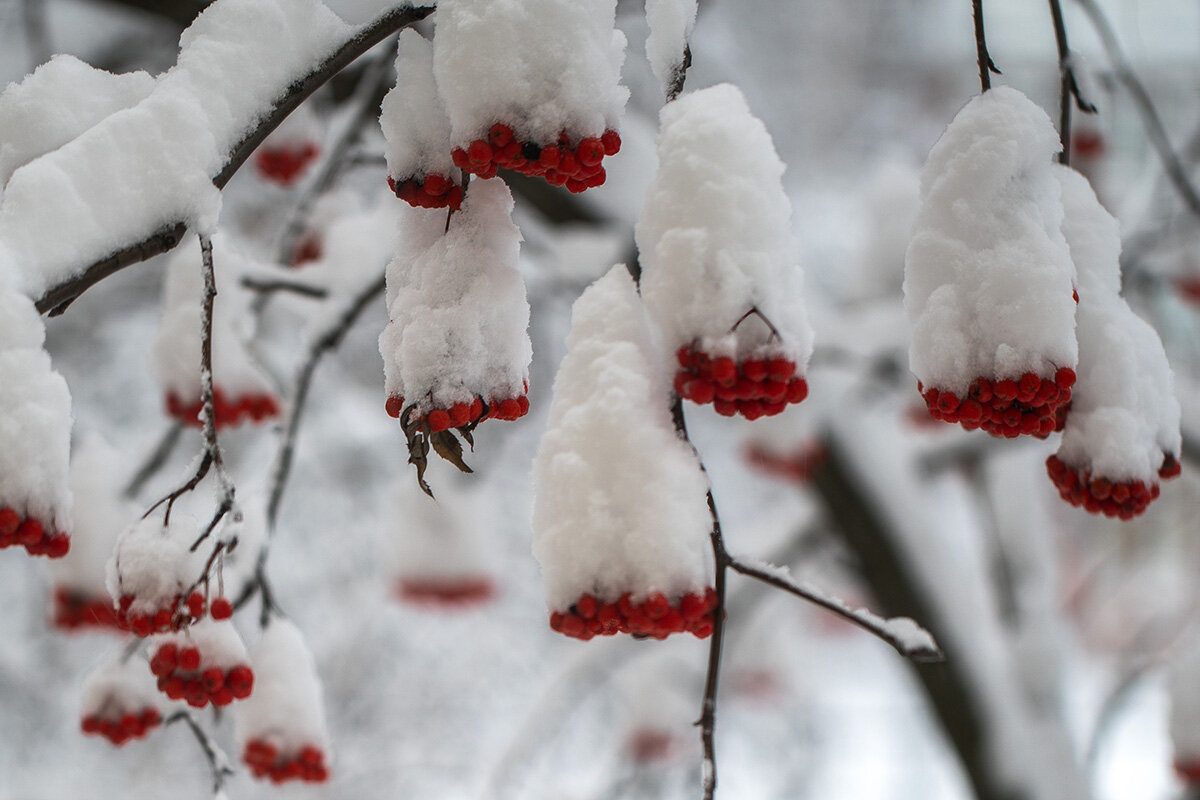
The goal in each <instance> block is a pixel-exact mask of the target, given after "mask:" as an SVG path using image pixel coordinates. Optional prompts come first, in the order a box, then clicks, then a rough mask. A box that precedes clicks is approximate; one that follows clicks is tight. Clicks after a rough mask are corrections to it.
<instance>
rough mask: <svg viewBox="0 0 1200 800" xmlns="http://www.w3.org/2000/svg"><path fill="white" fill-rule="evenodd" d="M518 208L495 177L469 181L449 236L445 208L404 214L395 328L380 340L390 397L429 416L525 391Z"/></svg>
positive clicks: (395, 272)
mask: <svg viewBox="0 0 1200 800" xmlns="http://www.w3.org/2000/svg"><path fill="white" fill-rule="evenodd" d="M512 209H513V199H512V194H511V193H510V192H509V190H508V186H507V185H505V183H504V182H503V181H502V180H500V179H498V178H492V179H490V180H474V181H472V182H471V184H470V187H469V189H468V190H467V193H466V199H465V200H464V202H463V207H462V210H461V211H458V212H456V213H455V214H454V216H453V217H451V219H450V229H449V230H446V231H445V233H444V235H443V234H441V231H442V230H444V229H445V224H446V215H445V212H439V211H429V210H426V209H408V208H405V209H403V210H402V212H401V214H402V216H401V225H400V229H401V238H400V244H399V249H400V252H398V253H397V255H396V257H395V258H394V259H393V260H392V262H391V264H389V265H388V272H387V283H388V294H389V297H390V303H389V307H388V314H389V317H390V318H391V322H390V323H389V324H388V326H387V327H386V328H385V329H384V331H383V333H382V334H380V337H379V352H380V354H381V355H382V356H383V362H384V374H385V377H386V382H387V392H388V395H389V396H392V397H405V398H407V402H408V403H416V404H417V406H418V408H420V409H421V411H422V412H425V411H428V410H429V409H430V408H449V407H451V406H452V405H454V404H456V403H471V402H472V400H473V399H474V398H475V397H476V396H479V397H481V398H482V399H483V400H484V402H490V401H492V400H504V399H507V398H513V397H518V396H522V395H524V394H525V382H526V380H527V379H528V375H529V362H530V360H531V359H532V357H533V351H532V348H531V345H530V342H529V333H528V330H527V328H528V326H529V302H528V301H527V300H526V299H525V284H524V282H523V281H522V280H521V273H520V271H519V269H518V263H517V262H518V256H519V253H520V243H521V232H520V231H519V230H518V229H517V226H516V225H514V224H513V222H512V217H511V214H512ZM435 234H436V235H435ZM426 243H428V246H427V247H425V245H426Z"/></svg>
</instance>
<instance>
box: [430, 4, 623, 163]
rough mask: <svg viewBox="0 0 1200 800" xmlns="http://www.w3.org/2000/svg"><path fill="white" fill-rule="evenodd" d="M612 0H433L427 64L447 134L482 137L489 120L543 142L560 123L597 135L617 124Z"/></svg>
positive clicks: (462, 142)
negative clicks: (435, 4) (438, 93)
mask: <svg viewBox="0 0 1200 800" xmlns="http://www.w3.org/2000/svg"><path fill="white" fill-rule="evenodd" d="M616 7H617V4H616V0H587V2H580V0H441V2H439V3H438V11H437V28H436V33H435V36H434V55H433V59H434V74H435V75H436V76H437V83H438V88H439V89H440V90H441V93H442V97H443V98H445V101H446V110H447V113H448V115H449V117H450V127H451V131H452V134H451V136H452V142H453V144H454V145H455V146H457V147H466V146H467V145H468V144H469V143H470V142H471V141H472V140H474V139H480V138H483V139H486V138H487V133H488V130H489V129H490V128H491V126H492V125H494V124H495V123H497V122H503V123H506V124H507V125H509V126H511V127H512V129H513V132H514V133H515V134H516V138H517V139H520V140H523V141H533V142H537V143H538V144H549V143H552V142H554V141H556V140H557V138H558V134H559V133H560V132H562V131H564V130H566V131H567V132H568V133H569V134H570V135H571V136H572V137H575V136H579V137H584V136H600V134H602V133H604V131H605V130H606V129H608V128H614V129H615V128H616V127H617V122H618V120H619V118H620V115H621V112H622V110H623V109H624V107H625V101H626V100H627V99H628V97H629V90H628V89H626V88H625V87H624V86H621V85H620V83H619V81H620V77H621V64H622V63H623V62H624V60H625V35H624V34H623V33H621V32H620V31H618V30H615V29H614V28H613V23H614V21H615V18H616Z"/></svg>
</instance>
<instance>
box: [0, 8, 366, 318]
mask: <svg viewBox="0 0 1200 800" xmlns="http://www.w3.org/2000/svg"><path fill="white" fill-rule="evenodd" d="M350 33H351V29H350V28H349V26H347V25H346V24H345V23H343V22H342V21H341V20H340V19H338V18H337V17H336V16H335V15H334V14H333V12H331V11H330V10H329V9H328V8H326V7H325V6H324V5H322V4H321V3H320V2H318V0H219V2H216V3H214V4H213V5H211V6H209V7H208V8H207V9H206V10H205V11H204V12H202V13H201V14H200V16H198V17H197V18H196V20H195V22H193V23H192V26H191V27H190V28H188V29H187V30H186V31H184V33H183V36H182V37H181V38H180V53H179V60H178V63H177V64H176V65H175V66H174V67H172V68H171V69H170V70H169V71H168V72H166V73H165V74H163V75H162V76H161V77H160V78H158V80H157V83H156V85H155V87H154V90H153V91H152V92H151V93H150V94H149V96H148V97H146V98H145V99H144V100H142V101H141V102H139V103H137V104H136V105H134V106H133V107H131V108H126V109H122V110H120V111H117V112H115V113H113V114H111V115H110V116H108V117H107V118H105V119H103V120H102V121H100V122H99V123H97V124H96V125H94V126H92V127H91V128H89V129H88V130H86V131H84V132H83V133H81V134H80V135H79V136H78V137H76V138H75V139H73V140H72V141H70V142H68V143H67V144H64V145H63V146H62V147H60V148H58V149H57V150H54V151H53V152H50V153H47V154H46V155H44V156H42V157H41V158H39V159H37V160H35V161H33V162H31V163H29V164H26V165H25V166H24V167H21V168H20V169H18V170H17V171H16V172H15V173H13V176H12V178H11V179H10V180H9V183H8V187H7V188H6V189H5V192H4V197H3V200H2V201H0V249H7V250H9V251H10V254H11V257H12V258H13V260H14V261H15V262H16V263H17V264H18V265H19V267H20V269H21V271H22V277H23V281H24V286H23V288H24V289H25V291H26V292H27V293H28V294H30V295H31V296H35V297H36V296H39V295H41V294H42V293H43V292H44V291H45V290H46V288H47V287H49V286H51V285H54V284H56V283H58V282H60V281H63V280H65V279H67V278H69V277H71V276H72V275H74V274H76V273H77V272H78V271H79V270H80V269H82V268H84V267H86V266H87V265H89V264H90V263H92V262H94V261H96V260H99V259H100V258H103V257H104V256H107V255H109V254H110V253H112V252H114V251H116V250H117V249H118V248H120V247H122V246H125V245H127V244H129V243H130V242H136V241H140V240H141V239H143V238H145V237H146V236H147V235H148V234H149V233H151V232H153V231H155V230H157V229H159V228H162V227H164V226H166V225H168V224H171V223H174V222H177V221H180V220H183V221H186V222H187V223H188V224H189V225H193V226H198V227H200V228H202V229H211V228H212V227H213V226H214V225H215V222H216V217H217V212H218V211H219V208H220V193H219V192H218V191H217V189H216V187H214V186H213V183H212V179H213V177H214V176H215V175H217V173H218V172H220V170H221V168H222V167H223V166H224V164H225V161H226V159H227V158H228V157H229V153H230V151H231V150H232V148H233V147H234V145H236V144H237V143H238V142H239V141H240V140H241V139H242V138H243V137H244V136H245V134H246V133H247V132H248V131H249V130H251V128H252V127H253V126H254V125H255V124H256V123H257V122H258V121H259V119H260V118H261V117H262V116H263V115H264V114H265V113H266V112H267V111H268V110H269V109H270V106H271V104H272V103H273V102H274V101H275V100H276V99H278V98H279V97H281V96H282V95H284V94H285V93H286V92H287V90H288V87H289V86H290V85H291V84H292V82H293V81H294V80H295V79H296V78H297V77H298V76H300V75H303V74H305V73H307V72H309V71H310V70H311V69H312V68H313V67H315V66H316V64H318V63H319V62H320V61H321V60H323V59H324V58H325V57H327V56H328V55H329V54H330V53H332V52H333V51H334V50H335V49H336V48H337V47H338V46H339V45H340V44H342V43H343V42H344V41H345V40H346V39H347V38H348V37H349V35H350Z"/></svg>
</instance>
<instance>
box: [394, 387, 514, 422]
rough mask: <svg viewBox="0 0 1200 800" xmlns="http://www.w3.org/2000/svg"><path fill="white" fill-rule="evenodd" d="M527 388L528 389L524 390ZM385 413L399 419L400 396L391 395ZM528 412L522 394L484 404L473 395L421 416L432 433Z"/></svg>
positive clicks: (402, 411)
mask: <svg viewBox="0 0 1200 800" xmlns="http://www.w3.org/2000/svg"><path fill="white" fill-rule="evenodd" d="M526 391H528V389H526ZM386 408H387V413H388V414H389V415H390V416H393V417H396V418H397V419H399V417H400V415H401V414H403V413H404V398H403V397H396V396H392V397H389V398H388V399H387V404H386ZM528 412H529V398H528V397H527V396H526V395H521V396H520V397H510V398H508V399H507V400H500V401H492V402H491V403H484V402H483V400H482V399H480V398H479V397H476V398H475V399H474V400H472V401H471V403H470V404H467V403H455V404H454V405H452V406H450V408H435V409H433V410H432V411H429V412H427V413H426V414H425V415H424V417H423V419H424V421H425V423H426V424H427V425H429V430H431V431H432V432H434V433H437V432H438V431H445V430H449V429H450V428H460V427H462V426H463V425H469V424H470V423H472V422H483V421H484V420H485V419H500V420H505V421H508V422H511V421H513V420H515V419H520V418H521V417H523V416H525V414H527V413H528Z"/></svg>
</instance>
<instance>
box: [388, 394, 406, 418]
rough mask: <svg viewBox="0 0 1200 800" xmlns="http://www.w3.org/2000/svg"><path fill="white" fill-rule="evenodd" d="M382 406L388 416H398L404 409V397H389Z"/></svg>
mask: <svg viewBox="0 0 1200 800" xmlns="http://www.w3.org/2000/svg"><path fill="white" fill-rule="evenodd" d="M384 407H385V408H386V409H387V413H388V416H390V417H396V418H399V417H400V412H401V411H403V410H404V398H403V397H395V396H393V397H389V398H388V399H387V403H386V405H385V406H384Z"/></svg>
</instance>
